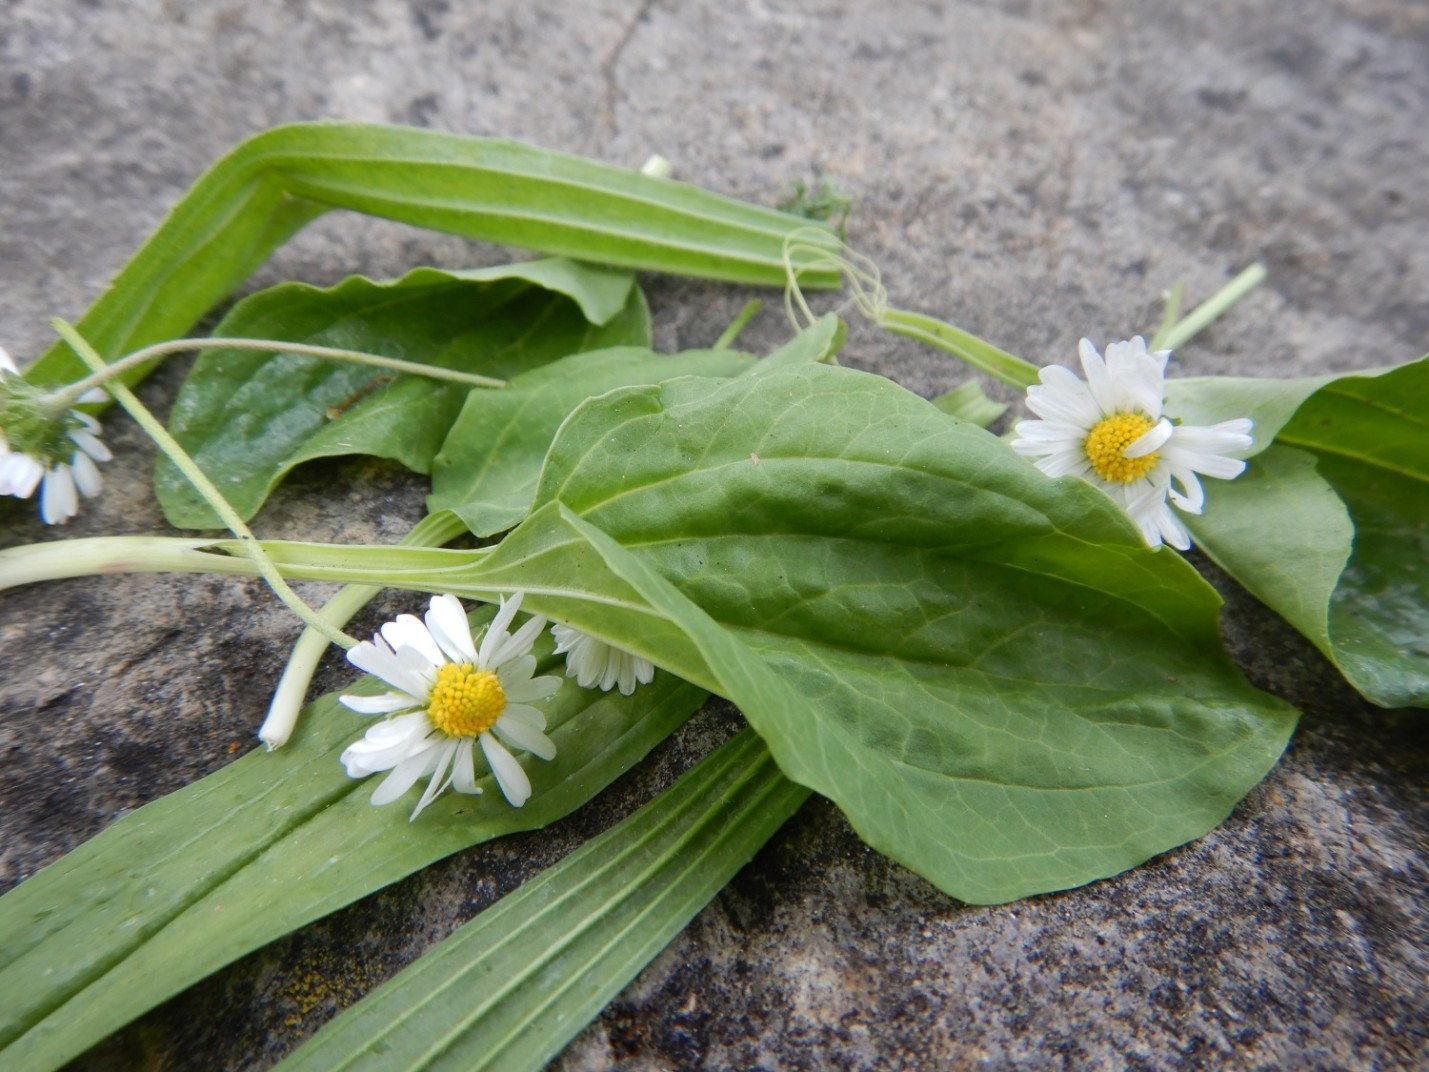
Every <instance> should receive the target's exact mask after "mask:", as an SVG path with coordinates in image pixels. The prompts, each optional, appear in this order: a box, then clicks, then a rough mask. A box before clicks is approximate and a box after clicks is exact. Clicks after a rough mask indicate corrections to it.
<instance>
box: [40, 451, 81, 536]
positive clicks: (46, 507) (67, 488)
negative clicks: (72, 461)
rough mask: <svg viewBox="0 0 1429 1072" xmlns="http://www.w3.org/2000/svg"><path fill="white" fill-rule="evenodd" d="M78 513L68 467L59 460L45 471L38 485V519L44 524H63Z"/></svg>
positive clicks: (77, 500)
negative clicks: (41, 483)
mask: <svg viewBox="0 0 1429 1072" xmlns="http://www.w3.org/2000/svg"><path fill="white" fill-rule="evenodd" d="M77 513H79V495H78V493H77V492H76V491H75V487H74V477H73V476H72V475H70V468H69V466H68V465H65V464H64V463H63V462H61V463H60V464H59V465H56V466H54V467H53V468H51V469H50V470H49V471H48V472H46V473H45V482H44V484H43V485H42V486H41V487H40V519H41V520H42V521H44V523H45V524H46V525H63V524H64V523H65V522H66V521H68V520H69V519H70V518H72V517H74V515H75V514H77Z"/></svg>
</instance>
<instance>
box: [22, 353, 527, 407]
mask: <svg viewBox="0 0 1429 1072" xmlns="http://www.w3.org/2000/svg"><path fill="white" fill-rule="evenodd" d="M66 341H68V339H66ZM91 349H92V348H91ZM220 349H222V350H251V351H258V352H260V353H284V354H300V355H302V356H303V357H320V358H324V359H325V360H328V361H346V362H348V363H350V364H354V365H371V366H372V367H373V368H381V369H387V370H388V371H391V372H400V373H408V374H409V375H413V376H425V377H427V378H428V379H432V380H445V381H447V382H448V383H460V384H464V385H465V386H467V387H504V386H506V381H505V380H498V379H495V378H494V377H491V376H478V375H476V374H475V373H471V372H460V371H458V370H456V369H447V368H441V367H439V366H437V365H424V364H422V363H421V362H418V361H403V360H402V359H400V358H396V357H383V356H382V355H380V354H368V353H363V352H362V351H360V350H343V349H337V348H334V347H331V346H313V345H310V344H308V343H301V342H280V341H276V340H272V339H227V338H212V339H174V340H172V341H170V342H160V343H155V344H154V345H153V346H146V347H144V349H142V350H135V351H134V352H133V353H132V354H129V355H128V356H127V357H122V358H120V359H119V360H118V361H115V362H114V363H113V364H106V365H105V366H104V368H103V369H99V370H96V371H95V372H92V373H91V374H90V375H88V376H86V377H85V378H84V379H82V380H78V381H76V382H75V383H72V384H69V385H68V386H66V387H62V388H60V389H59V390H57V391H55V392H54V393H53V394H51V395H50V396H49V398H48V399H47V400H46V403H45V404H46V406H47V407H48V408H50V409H51V410H52V411H53V412H54V413H56V414H58V413H63V412H64V411H65V410H67V409H69V408H70V407H71V406H73V405H74V404H75V403H76V402H77V401H78V400H79V397H80V395H82V394H84V393H85V392H86V391H89V390H92V389H93V388H95V387H103V386H105V385H106V384H107V383H108V382H109V381H110V380H112V379H114V378H115V377H116V376H122V375H124V374H125V373H126V372H128V371H130V370H131V369H135V368H138V367H139V366H141V365H147V364H149V363H150V362H153V361H158V360H161V359H162V358H165V357H169V356H171V355H173V354H177V353H183V352H185V351H188V350H220Z"/></svg>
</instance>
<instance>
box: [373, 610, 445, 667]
mask: <svg viewBox="0 0 1429 1072" xmlns="http://www.w3.org/2000/svg"><path fill="white" fill-rule="evenodd" d="M380 632H381V633H382V639H383V640H385V641H387V643H388V644H389V645H390V646H391V648H392V650H393V651H396V650H397V649H398V648H400V647H402V646H403V645H404V644H405V645H406V646H407V647H409V648H413V649H415V650H416V651H418V652H421V654H422V658H424V659H426V660H427V662H429V663H431V664H432V665H433V666H441V665H442V663H444V662H446V661H447V660H446V656H444V655H443V654H442V649H441V647H440V646H439V645H438V644H437V642H436V641H435V640H434V639H432V634H431V633H430V632H429V631H428V629H427V627H426V626H425V625H423V624H422V620H421V619H420V618H418V617H417V616H416V615H415V614H399V615H397V617H396V618H395V619H394V620H393V621H390V622H387V623H386V624H385V625H383V626H382V629H381V630H380Z"/></svg>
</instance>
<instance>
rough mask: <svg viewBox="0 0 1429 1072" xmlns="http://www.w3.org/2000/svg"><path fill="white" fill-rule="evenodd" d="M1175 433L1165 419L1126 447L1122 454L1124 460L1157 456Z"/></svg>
mask: <svg viewBox="0 0 1429 1072" xmlns="http://www.w3.org/2000/svg"><path fill="white" fill-rule="evenodd" d="M1174 432H1175V428H1174V427H1172V425H1171V422H1170V421H1168V420H1166V419H1165V418H1164V417H1163V418H1162V419H1161V420H1159V421H1157V422H1156V423H1155V424H1154V425H1152V427H1151V431H1149V432H1146V433H1145V434H1143V435H1141V436H1138V437H1137V438H1136V439H1133V440H1132V441H1131V442H1130V443H1128V444H1127V445H1126V449H1125V450H1123V451H1122V452H1121V456H1122V457H1123V458H1144V457H1146V456H1147V455H1148V454H1155V453H1156V452H1157V451H1158V450H1160V449H1161V448H1162V446H1164V445H1165V443H1166V441H1167V440H1168V439H1170V438H1171V436H1172V434H1173V433H1174Z"/></svg>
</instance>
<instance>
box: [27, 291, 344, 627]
mask: <svg viewBox="0 0 1429 1072" xmlns="http://www.w3.org/2000/svg"><path fill="white" fill-rule="evenodd" d="M51 324H53V326H54V329H55V330H56V331H57V332H59V334H60V337H61V338H63V339H64V341H65V342H67V343H69V344H70V346H72V347H73V348H74V351H75V353H76V354H78V355H79V357H80V360H82V361H83V362H84V363H85V364H86V365H88V366H89V367H90V368H91V369H93V370H94V371H95V372H96V373H98V372H101V371H103V370H104V369H105V368H106V366H105V364H104V359H103V358H102V357H100V356H99V354H98V353H96V352H95V350H94V348H93V347H92V346H90V345H89V343H88V342H86V341H85V339H84V338H83V337H82V336H81V335H80V334H79V332H77V331H75V329H74V328H72V327H71V326H70V325H69V324H66V323H65V322H64V321H63V320H58V319H57V320H53V321H51ZM105 390H107V391H108V392H109V393H110V394H111V395H113V396H114V399H115V401H117V402H118V403H119V404H120V405H121V406H123V407H124V409H125V410H126V411H127V412H128V414H129V416H131V417H132V418H134V422H135V423H136V424H138V425H139V427H140V428H142V429H143V430H144V431H145V432H146V433H147V434H148V435H149V438H151V439H152V440H153V441H154V442H155V444H157V445H158V447H159V449H160V450H162V451H163V452H164V453H165V454H167V455H168V456H169V460H170V461H172V462H173V463H174V465H175V466H177V467H178V469H179V471H180V472H181V473H183V474H184V476H185V477H187V478H188V480H189V483H191V484H192V485H193V486H194V488H195V489H196V490H197V491H198V493H199V494H200V495H202V496H203V498H204V501H205V502H207V503H208V505H209V506H210V507H211V508H212V509H213V511H214V513H216V514H217V515H218V516H219V517H220V518H222V519H223V523H224V524H225V525H226V526H227V527H228V530H229V531H230V532H232V533H233V535H234V536H235V537H236V538H237V539H238V544H239V547H240V548H241V549H242V551H243V554H244V557H246V558H247V559H248V560H249V561H250V562H252V563H253V568H254V569H255V570H257V571H258V574H259V576H261V577H262V578H263V579H264V580H265V581H267V582H268V587H270V588H272V589H273V593H274V594H275V595H276V596H277V597H278V598H279V599H281V600H282V601H283V603H284V605H285V606H287V608H288V609H289V610H291V611H292V612H293V613H294V614H296V615H297V616H298V617H299V618H301V619H302V620H303V621H304V622H306V623H307V624H308V625H309V626H311V627H312V628H314V629H317V630H318V631H319V632H321V633H322V634H323V635H324V636H326V637H327V638H328V639H329V640H331V641H332V642H333V643H334V644H337V645H339V646H340V647H343V648H350V647H353V646H354V645H356V644H357V641H356V640H354V639H353V638H352V637H350V636H348V635H347V634H346V633H344V632H343V631H342V630H341V629H334V628H333V627H332V626H330V625H328V624H327V623H326V622H324V621H323V620H322V619H321V618H320V617H319V616H318V615H317V614H315V613H314V612H313V609H312V608H311V607H309V606H308V605H307V604H306V603H304V602H303V601H302V600H301V599H299V598H298V594H297V593H296V592H294V591H293V590H292V589H291V588H290V587H288V582H287V581H285V580H283V578H282V576H281V575H280V574H279V573H278V568H277V566H275V565H274V564H273V561H272V559H270V558H269V557H268V555H267V553H266V552H265V551H264V550H263V548H262V546H261V545H260V544H259V543H258V541H257V540H256V539H255V538H254V536H253V533H252V532H251V531H250V530H249V528H248V526H247V525H245V524H244V523H243V519H242V518H241V517H239V516H238V511H236V510H234V509H233V507H232V506H231V505H229V502H228V500H227V499H225V498H224V497H223V494H222V493H221V492H220V491H219V490H218V489H217V488H216V487H214V486H213V484H212V482H211V481H210V480H209V479H208V477H207V476H205V475H204V472H203V470H202V469H200V468H199V467H198V465H197V463H195V462H194V460H193V459H192V458H191V457H189V454H188V451H186V450H184V448H183V447H181V446H180V445H179V443H178V440H176V439H174V437H173V436H171V435H170V434H169V432H168V430H167V429H166V428H165V427H164V426H163V425H162V424H160V423H159V421H158V419H157V418H155V417H154V415H153V414H152V413H150V412H149V410H148V409H147V408H146V407H145V406H144V403H142V402H140V401H139V399H138V398H137V397H135V395H134V392H133V391H131V390H129V388H127V387H125V386H124V385H123V384H122V383H117V382H114V383H110V384H109V385H108V386H107V387H106V388H105Z"/></svg>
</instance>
